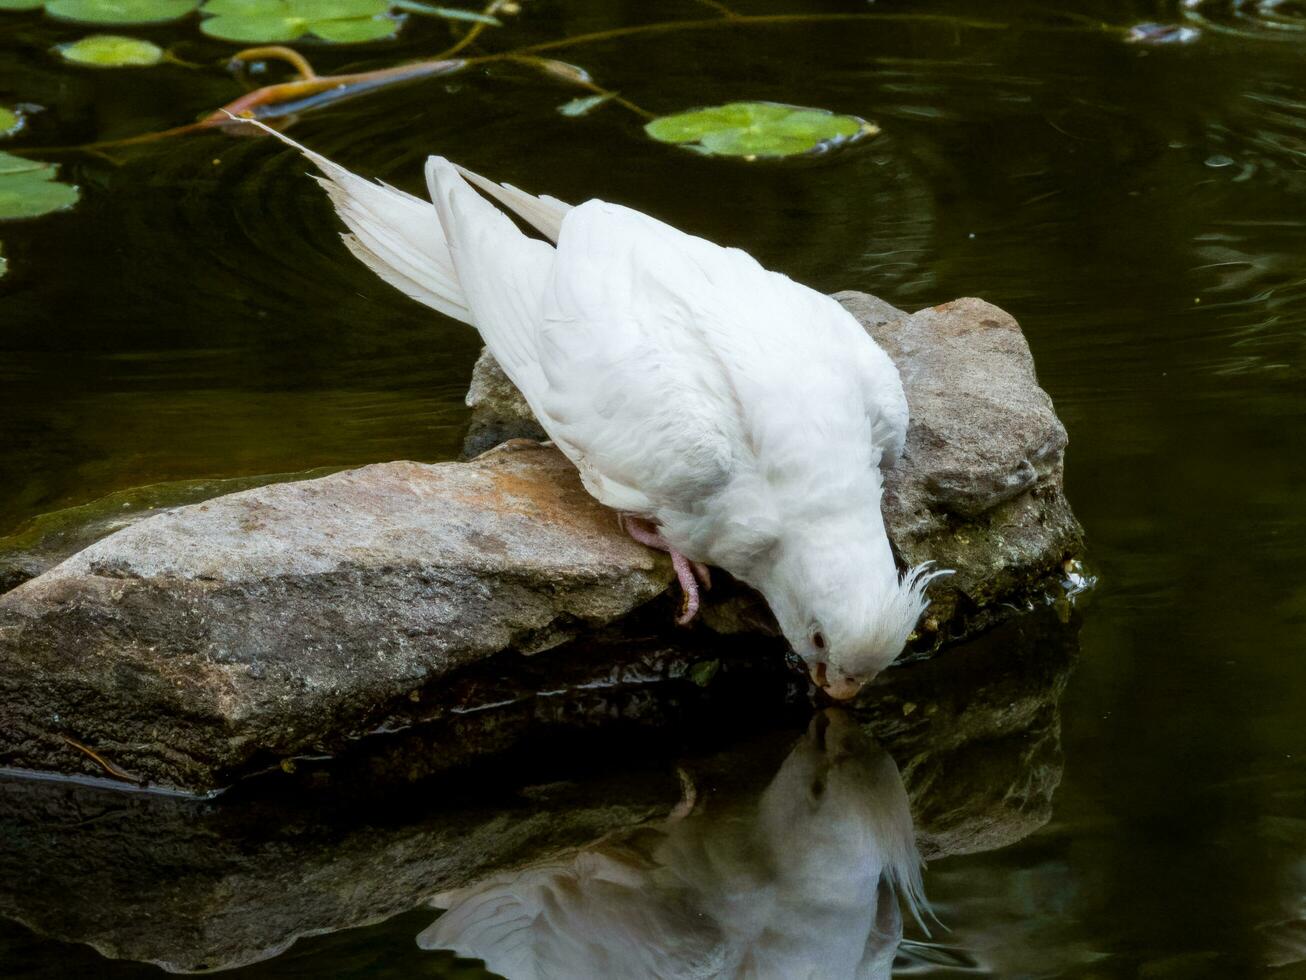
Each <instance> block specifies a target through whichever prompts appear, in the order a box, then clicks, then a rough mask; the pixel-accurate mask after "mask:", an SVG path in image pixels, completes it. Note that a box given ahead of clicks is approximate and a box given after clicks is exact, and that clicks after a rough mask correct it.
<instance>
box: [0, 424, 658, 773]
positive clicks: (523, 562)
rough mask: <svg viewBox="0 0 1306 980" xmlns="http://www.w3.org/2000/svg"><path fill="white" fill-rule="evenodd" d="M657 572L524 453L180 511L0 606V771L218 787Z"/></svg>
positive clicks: (617, 612) (373, 470)
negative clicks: (114, 773) (116, 775)
mask: <svg viewBox="0 0 1306 980" xmlns="http://www.w3.org/2000/svg"><path fill="white" fill-rule="evenodd" d="M669 579H670V571H669V569H668V568H667V567H666V563H665V561H661V560H658V559H657V558H655V556H654V555H653V554H652V553H651V552H649V551H648V550H647V549H645V548H642V547H640V546H638V545H636V544H634V543H633V542H632V541H630V540H628V539H627V538H626V537H625V536H624V535H622V534H620V533H619V532H618V531H617V529H616V526H615V521H614V519H613V517H612V515H611V514H610V513H609V512H608V511H606V510H604V509H603V508H601V507H600V506H599V505H598V504H597V503H596V502H594V501H593V500H592V498H590V497H589V495H588V494H586V493H585V491H584V490H583V489H582V487H581V485H580V482H579V479H578V477H577V476H576V473H575V471H574V470H573V468H572V467H571V466H570V465H569V464H568V463H567V462H566V461H565V460H563V459H562V457H561V456H559V455H558V454H557V453H555V452H552V451H549V450H546V449H543V448H541V447H540V446H538V445H536V444H533V443H532V444H526V445H524V446H522V445H517V446H505V447H503V448H501V449H499V450H497V451H495V452H494V453H491V454H489V455H486V456H484V457H482V458H481V459H479V460H477V461H475V462H472V463H466V464H463V463H451V464H443V465H434V466H430V465H422V464H418V463H406V462H405V463H388V464H383V465H377V466H369V467H364V468H363V469H360V470H353V471H350V472H346V473H339V474H336V475H333V476H329V477H325V478H323V479H320V480H311V481H307V482H301V483H286V484H278V485H275V486H270V487H264V488H260V489H258V490H250V491H245V492H242V493H237V494H232V495H229V496H225V497H221V498H218V499H216V500H213V501H210V502H208V503H203V504H196V505H192V506H189V507H183V508H179V509H177V510H173V511H169V512H168V513H165V514H161V515H158V516H156V517H154V518H152V519H150V520H147V521H142V522H141V523H139V524H135V525H133V526H131V527H128V528H125V529H124V530H121V531H119V532H118V533H116V534H113V535H111V536H110V537H108V538H106V539H104V540H102V541H100V542H97V543H96V544H93V545H91V546H90V547H88V548H86V549H85V550H83V551H81V552H79V553H78V554H77V555H75V556H74V557H72V558H70V559H69V560H67V561H65V562H64V563H62V564H61V565H59V566H57V567H56V568H54V569H52V570H51V571H49V572H47V573H45V574H44V575H41V576H39V577H37V578H35V579H32V580H30V581H28V582H26V583H24V584H23V585H21V586H19V587H18V588H16V589H14V590H13V591H11V592H9V593H7V594H5V595H4V596H0V717H2V718H3V724H0V764H3V765H10V766H18V767H22V768H29V769H48V770H55V771H64V772H69V771H71V772H87V773H99V772H100V769H101V768H102V764H101V763H99V762H96V761H95V760H94V758H93V757H92V756H91V755H90V754H89V753H88V752H85V751H83V750H79V749H77V748H75V747H73V746H74V743H76V744H77V745H81V746H85V747H86V748H87V749H89V750H90V751H91V752H94V753H96V755H98V756H100V757H101V758H102V759H105V760H108V761H109V762H110V763H111V764H112V765H113V766H114V767H116V768H117V769H119V770H122V771H124V772H126V773H129V774H132V775H134V776H137V777H140V778H144V779H148V780H151V781H153V782H156V783H162V784H166V785H169V786H174V787H179V788H183V789H187V790H193V791H204V790H210V789H214V788H216V787H219V786H222V785H225V784H226V783H227V782H229V781H230V780H231V779H232V778H235V776H236V775H238V774H240V773H243V772H247V771H249V770H250V769H251V768H253V767H256V766H258V765H259V763H260V760H261V761H262V764H264V765H266V764H268V760H269V759H271V760H275V759H278V758H282V757H286V756H292V755H296V754H301V753H304V752H308V751H312V750H313V749H314V747H315V746H321V745H324V744H335V743H338V742H339V741H340V740H341V739H343V738H348V737H352V736H357V735H361V734H363V733H365V732H368V731H370V730H372V729H373V728H374V727H375V726H376V724H377V723H378V719H380V718H386V717H389V716H391V715H392V714H393V713H394V712H393V706H394V705H396V704H400V705H403V704H408V703H410V702H409V700H408V699H409V697H410V695H414V694H415V692H417V691H419V690H420V689H421V688H422V687H423V686H424V685H426V684H428V683H429V682H431V681H432V679H434V678H439V677H441V676H443V675H445V674H447V673H449V672H450V671H452V670H454V669H456V668H458V667H460V666H463V665H465V664H467V663H470V662H472V661H475V660H477V659H480V658H483V657H486V656H488V655H490V654H493V653H495V652H497V651H499V650H503V649H506V648H513V649H515V650H519V651H524V652H535V651H539V650H542V649H546V648H548V647H551V646H555V645H557V644H558V643H560V642H562V641H563V640H565V639H567V638H568V637H570V636H572V635H575V634H576V633H577V632H579V631H582V630H587V629H593V628H594V627H596V626H599V625H602V624H605V623H608V622H610V621H612V620H614V619H616V618H619V617H620V616H622V615H623V614H624V613H626V612H628V611H630V610H631V609H633V608H635V607H637V606H639V605H641V604H643V603H645V602H647V601H648V600H649V599H651V598H652V597H654V596H656V595H657V594H659V593H660V592H662V591H663V590H664V589H665V587H666V585H667V582H668V581H669ZM69 740H71V741H69ZM79 757H80V758H79Z"/></svg>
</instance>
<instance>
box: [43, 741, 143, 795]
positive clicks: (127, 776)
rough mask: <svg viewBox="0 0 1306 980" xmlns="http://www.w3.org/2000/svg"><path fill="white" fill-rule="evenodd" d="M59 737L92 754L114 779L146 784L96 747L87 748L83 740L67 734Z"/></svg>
mask: <svg viewBox="0 0 1306 980" xmlns="http://www.w3.org/2000/svg"><path fill="white" fill-rule="evenodd" d="M59 737H60V738H62V739H63V740H64V741H65V742H67V743H68V744H69V745H71V746H72V747H73V748H75V749H77V750H78V751H79V752H84V753H86V754H87V755H88V756H90V757H91V759H92V761H94V762H95V763H96V764H97V765H99V767H100V768H101V769H103V770H104V771H105V772H107V773H108V774H109V775H110V776H112V777H113V778H114V779H121V780H122V781H123V782H126V783H131V784H133V785H135V786H143V785H145V781H144V780H143V779H140V778H139V777H137V776H133V775H132V774H131V773H129V772H124V771H123V770H122V769H119V768H118V767H117V766H115V765H114V764H113V763H112V762H109V761H108V760H107V759H105V758H104V757H103V756H101V755H100V754H99V753H98V752H96V751H95V750H94V749H90V748H87V747H86V746H85V745H83V744H82V743H81V742H78V741H76V740H75V739H71V738H69V737H68V736H67V735H60V736H59Z"/></svg>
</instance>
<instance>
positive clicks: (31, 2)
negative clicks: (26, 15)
mask: <svg viewBox="0 0 1306 980" xmlns="http://www.w3.org/2000/svg"><path fill="white" fill-rule="evenodd" d="M43 6H45V0H0V10H40V9H41V8H42V7H43Z"/></svg>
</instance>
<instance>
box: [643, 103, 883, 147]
mask: <svg viewBox="0 0 1306 980" xmlns="http://www.w3.org/2000/svg"><path fill="white" fill-rule="evenodd" d="M644 131H645V132H646V133H648V134H649V135H650V136H652V137H653V138H654V139H655V140H658V141H660V142H663V143H675V144H678V145H681V146H684V147H686V148H687V149H691V150H697V151H698V152H700V153H708V154H713V155H717V156H738V157H749V158H751V157H787V156H795V155H797V154H800V153H812V152H815V151H820V150H827V149H830V148H831V147H834V146H838V145H840V144H843V143H847V142H850V141H852V140H855V139H860V138H861V137H863V136H870V135H873V134H875V133H878V132H879V128H878V127H876V126H875V125H874V124H872V123H868V122H867V121H866V120H864V119H859V118H858V117H857V116H841V115H836V114H835V113H833V112H828V111H826V110H825V109H807V108H803V107H802V106H792V105H781V104H778V103H775V102H731V103H728V104H727V105H720V106H711V107H709V108H706V109H694V110H692V111H690V112H681V113H677V114H675V115H672V116H661V117H659V118H657V119H654V120H653V121H652V122H650V123H648V124H647V125H646V126H645V127H644Z"/></svg>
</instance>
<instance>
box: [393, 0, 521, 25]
mask: <svg viewBox="0 0 1306 980" xmlns="http://www.w3.org/2000/svg"><path fill="white" fill-rule="evenodd" d="M390 5H391V6H392V7H394V8H395V9H396V10H406V11H408V12H409V13H410V14H422V15H424V16H426V17H441V18H443V19H444V20H464V21H471V22H473V23H476V24H489V25H490V26H491V27H502V26H503V21H501V20H499V18H497V17H491V16H490V15H489V14H482V13H479V12H477V11H475V10H462V9H460V8H458V7H434V6H432V5H431V4H429V3H418V2H417V0H392V2H391V4H390Z"/></svg>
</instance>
